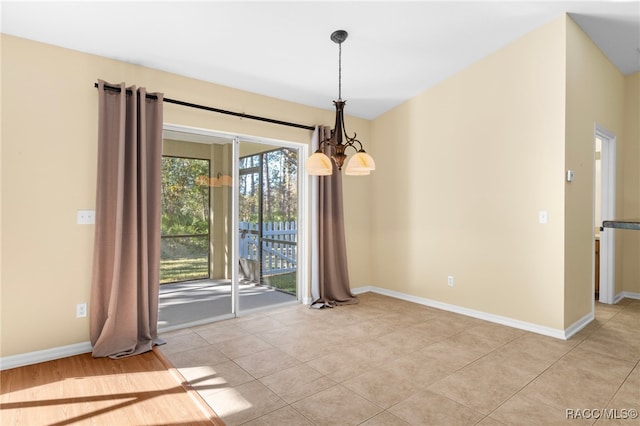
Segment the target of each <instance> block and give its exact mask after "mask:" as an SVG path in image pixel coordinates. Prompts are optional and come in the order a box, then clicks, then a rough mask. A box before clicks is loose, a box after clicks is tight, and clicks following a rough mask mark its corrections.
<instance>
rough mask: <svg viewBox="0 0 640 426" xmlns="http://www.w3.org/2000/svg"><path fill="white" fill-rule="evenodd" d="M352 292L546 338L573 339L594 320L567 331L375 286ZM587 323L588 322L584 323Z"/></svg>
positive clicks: (591, 314)
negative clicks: (456, 315)
mask: <svg viewBox="0 0 640 426" xmlns="http://www.w3.org/2000/svg"><path fill="white" fill-rule="evenodd" d="M351 292H352V293H354V294H362V293H366V292H372V293H378V294H382V295H384V296H389V297H394V298H396V299H401V300H406V301H408V302H413V303H418V304H420V305H425V306H430V307H432V308H437V309H442V310H443V311H449V312H455V313H457V314H462V315H466V316H469V317H473V318H478V319H481V320H485V321H489V322H494V323H497V324H502V325H506V326H509V327H513V328H518V329H520V330H526V331H531V332H533V333H537V334H542V335H545V336H550V337H555V338H557V339H563V340H566V339H568V338H569V337H571V336H572V335H573V334H575V333H576V332H578V331H579V330H581V329H582V328H584V327H585V326H586V325H587V324H588V323H589V322H591V320H593V313H590V314H588V315H586V316H585V318H582V319H580V320H579V321H578V322H577V323H576V324H573V325H571V327H569V328H568V329H566V330H561V329H556V328H551V327H545V326H542V325H538V324H533V323H530V322H525V321H520V320H517V319H513V318H508V317H503V316H500V315H494V314H489V313H486V312H482V311H476V310H474V309H469V308H463V307H461V306H456V305H451V304H448V303H443V302H438V301H437V300H432V299H427V298H424V297H417V296H412V295H410V294H405V293H400V292H397V291H393V290H387V289H384V288H379V287H374V286H364V287H358V288H352V289H351ZM588 316H591V318H590V319H588V321H586V319H587V317H588ZM584 321H586V322H584Z"/></svg>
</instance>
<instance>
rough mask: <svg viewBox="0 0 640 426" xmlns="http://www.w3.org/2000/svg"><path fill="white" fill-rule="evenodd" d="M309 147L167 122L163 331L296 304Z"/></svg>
mask: <svg viewBox="0 0 640 426" xmlns="http://www.w3.org/2000/svg"><path fill="white" fill-rule="evenodd" d="M305 149H306V148H305V146H303V145H302V144H297V143H293V142H282V141H273V140H263V139H260V138H248V137H243V139H242V140H241V139H240V137H238V136H234V135H229V134H224V133H220V132H213V131H208V130H203V129H191V128H185V127H182V126H173V125H165V127H164V135H163V156H164V159H163V161H164V162H166V163H167V167H166V171H167V173H169V176H167V177H166V178H165V177H164V176H163V183H166V187H165V185H163V193H162V196H163V203H166V206H167V208H166V209H165V208H164V206H163V221H164V222H163V233H162V235H163V237H164V238H163V240H162V241H163V261H162V264H163V280H162V284H161V286H160V294H159V305H160V308H159V316H158V317H159V321H158V329H159V330H160V331H170V330H175V329H180V328H185V327H191V326H195V325H200V324H206V323H210V322H214V321H218V320H222V319H228V318H233V317H235V316H238V315H240V314H241V313H247V312H250V311H254V310H258V309H264V308H268V307H273V306H275V305H280V304H283V303H299V297H298V295H299V293H300V292H299V290H298V289H299V288H301V285H300V283H301V282H303V281H302V280H303V279H304V278H303V276H304V274H306V273H307V271H306V269H305V268H303V267H302V268H301V267H300V265H301V264H304V262H305V261H304V259H305V254H304V251H305V250H299V247H304V245H302V244H301V243H302V242H304V241H305V232H304V229H300V228H301V227H302V228H304V226H303V224H302V223H301V220H300V218H301V217H304V216H303V215H302V214H301V213H300V212H301V210H303V209H304V207H302V208H301V206H303V203H304V202H305V201H304V197H303V194H304V188H305V185H306V181H305V180H304V179H302V178H301V177H300V175H301V174H302V173H298V158H300V157H301V155H304V153H302V151H304V150H305ZM302 158H304V157H302ZM178 165H180V166H181V168H177V166H178ZM172 167H173V168H172ZM171 197H173V198H171ZM165 198H166V201H165ZM169 201H172V202H173V204H171V203H170V202H169ZM170 213H171V214H170ZM164 215H166V217H165V216H164ZM185 241H187V242H189V244H190V245H189V244H187V243H186V242H185ZM301 259H302V260H301ZM178 271H179V273H178Z"/></svg>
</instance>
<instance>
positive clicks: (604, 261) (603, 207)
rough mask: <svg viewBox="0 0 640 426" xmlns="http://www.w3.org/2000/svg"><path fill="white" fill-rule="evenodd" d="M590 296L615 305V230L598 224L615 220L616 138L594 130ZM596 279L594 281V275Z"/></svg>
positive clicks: (602, 130) (600, 130)
mask: <svg viewBox="0 0 640 426" xmlns="http://www.w3.org/2000/svg"><path fill="white" fill-rule="evenodd" d="M594 140H595V142H594V143H595V165H594V170H595V173H594V176H595V184H594V192H595V195H594V229H595V237H596V238H595V249H596V250H595V251H596V255H595V262H596V263H595V268H594V269H595V272H594V295H595V298H594V300H595V299H596V298H597V300H598V301H600V302H601V303H608V304H613V303H615V300H614V299H615V230H614V229H611V228H603V227H602V221H604V220H614V219H615V218H616V217H615V215H616V137H615V135H613V134H612V133H611V132H609V131H607V130H606V129H604V128H602V127H600V126H597V125H596V129H595V137H594ZM596 274H597V275H598V276H597V277H596V276H595V275H596Z"/></svg>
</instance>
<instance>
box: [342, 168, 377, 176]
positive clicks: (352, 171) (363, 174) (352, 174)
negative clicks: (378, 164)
mask: <svg viewBox="0 0 640 426" xmlns="http://www.w3.org/2000/svg"><path fill="white" fill-rule="evenodd" d="M344 174H345V175H349V176H366V175H370V174H371V172H370V171H369V170H366V171H362V172H361V171H356V170H349V169H348V168H347V170H345V171H344Z"/></svg>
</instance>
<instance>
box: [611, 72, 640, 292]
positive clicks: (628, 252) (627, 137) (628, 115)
mask: <svg viewBox="0 0 640 426" xmlns="http://www.w3.org/2000/svg"><path fill="white" fill-rule="evenodd" d="M622 140H623V142H624V154H623V157H622V159H621V161H622V169H623V171H622V180H623V187H622V189H621V190H618V196H619V197H620V196H621V197H622V203H621V204H622V205H621V208H622V217H625V218H640V72H637V73H635V74H632V75H629V76H626V77H625V84H624V129H623V132H622ZM618 158H620V157H618ZM616 238H617V239H619V240H621V241H620V244H621V247H622V265H621V270H620V269H617V270H616V276H617V277H620V279H621V280H622V290H623V291H624V292H630V293H635V294H636V295H639V294H640V261H638V259H640V232H638V231H622V230H620V231H616Z"/></svg>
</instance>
